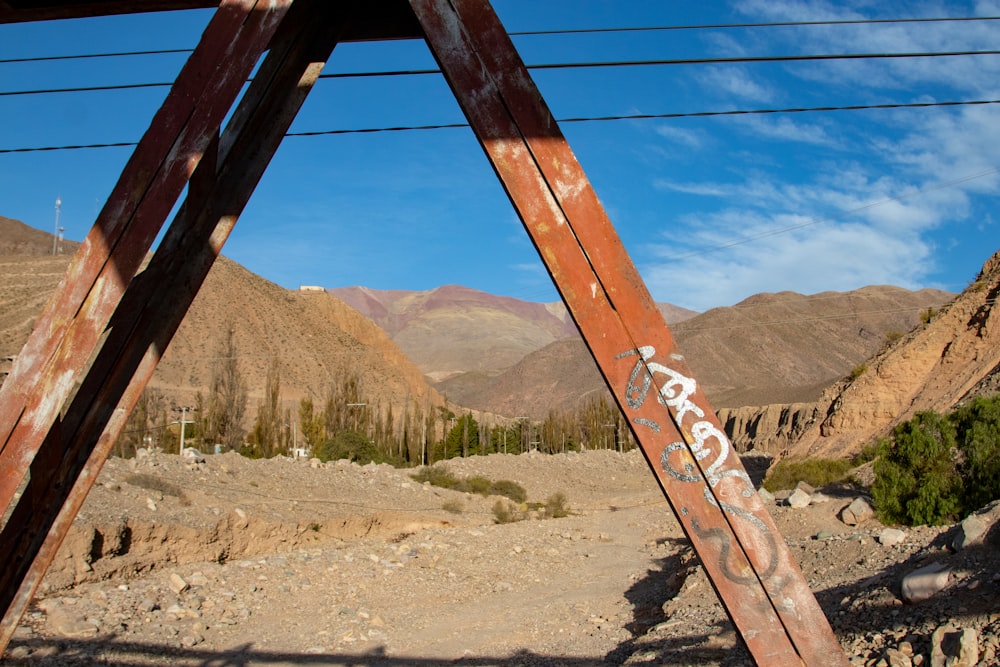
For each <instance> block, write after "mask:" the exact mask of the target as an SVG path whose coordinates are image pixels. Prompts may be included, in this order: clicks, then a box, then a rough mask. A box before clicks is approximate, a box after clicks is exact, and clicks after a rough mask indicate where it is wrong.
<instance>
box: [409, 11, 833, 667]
mask: <svg viewBox="0 0 1000 667" xmlns="http://www.w3.org/2000/svg"><path fill="white" fill-rule="evenodd" d="M411 5H412V6H413V8H414V10H415V12H416V14H417V17H418V19H419V20H420V22H421V24H422V25H423V27H424V30H425V33H426V35H427V40H428V43H429V45H430V46H431V50H432V52H433V53H434V55H435V57H436V58H437V60H438V62H439V64H440V65H441V68H442V70H443V71H444V73H445V76H446V77H447V78H448V80H449V83H450V85H451V87H452V89H453V91H454V92H455V95H456V97H457V98H458V99H459V102H460V104H461V106H462V108H463V110H464V112H465V114H466V116H467V117H468V119H469V122H470V124H471V125H472V127H473V129H474V130H475V131H476V134H477V136H478V137H479V140H480V142H481V144H482V145H483V148H484V150H485V152H486V154H487V156H488V158H489V159H490V161H491V163H492V164H493V167H494V169H495V170H496V172H497V174H498V175H499V177H500V179H501V181H502V182H503V184H504V187H505V188H506V190H507V193H508V195H509V196H510V198H511V201H512V202H513V203H514V206H515V208H517V210H518V212H519V215H520V216H521V219H522V220H523V222H524V224H525V227H526V228H527V230H528V232H529V234H530V235H531V237H532V239H533V240H534V242H535V245H536V247H538V249H539V251H540V254H541V255H542V259H543V261H544V262H545V264H546V266H547V268H548V270H549V272H550V274H551V275H552V277H553V279H554V281H555V283H556V286H557V287H558V289H559V290H560V292H561V294H562V296H563V299H564V300H565V302H566V304H567V306H568V308H569V309H570V311H571V313H572V314H573V317H574V319H575V321H576V322H577V324H578V326H579V327H580V330H581V332H582V333H583V335H584V338H585V340H586V341H587V344H588V346H589V347H590V350H591V352H592V353H593V355H594V358H595V360H596V361H597V363H598V366H599V367H600V368H601V371H602V373H603V374H604V377H605V379H606V380H607V382H608V385H609V387H610V388H611V390H612V392H613V393H614V395H615V397H616V400H617V401H618V403H619V406H620V407H621V408H622V411H623V413H624V414H625V415H626V417H627V418H628V419H629V422H630V427H631V428H632V430H633V433H634V434H635V436H636V439H637V440H638V441H639V443H640V445H641V447H642V449H643V452H644V453H645V455H646V458H647V460H648V461H649V463H650V466H651V468H652V469H653V472H654V474H655V475H656V476H657V479H658V480H659V482H660V485H661V487H662V488H663V490H664V493H665V495H666V496H667V499H668V500H669V502H670V504H671V506H672V508H673V509H674V511H675V513H676V514H677V516H678V519H679V520H680V522H681V524H682V526H683V527H684V529H685V531H686V533H687V535H688V536H689V537H690V538H691V541H692V543H693V545H694V546H695V548H696V550H697V551H698V554H699V556H700V557H701V560H702V563H703V564H704V566H705V567H706V570H707V571H708V573H709V575H710V577H711V580H712V582H713V585H714V586H715V588H716V590H717V591H718V593H719V595H720V598H721V599H722V602H723V604H724V605H725V607H726V609H727V611H728V613H729V614H730V617H731V618H732V619H733V621H734V623H735V625H736V627H737V629H738V630H739V631H740V633H741V635H742V636H743V638H744V640H745V641H746V642H747V645H748V647H749V648H750V650H751V652H752V653H753V655H754V658H755V660H756V661H757V662H758V664H763V665H788V664H795V663H798V662H801V661H804V662H805V663H806V664H808V665H846V664H848V663H847V659H846V657H845V656H844V653H843V651H842V650H841V648H840V646H839V644H838V643H837V641H836V639H835V637H834V636H833V632H832V631H831V629H830V626H829V623H828V622H827V620H826V618H825V616H824V615H823V613H822V610H821V609H820V608H819V605H818V604H817V603H816V600H815V597H814V596H813V594H812V592H811V591H810V590H809V588H808V585H807V584H806V582H805V578H804V577H803V576H802V573H801V572H800V571H799V569H798V567H797V565H796V564H795V562H794V560H793V559H792V557H791V554H790V553H789V551H788V549H787V547H786V546H785V543H784V541H783V540H782V539H781V535H780V534H779V532H778V530H777V527H776V526H775V525H774V523H773V521H772V520H771V517H770V515H769V514H768V513H767V512H766V510H765V509H764V507H763V505H762V503H761V502H760V500H759V498H758V497H757V495H756V493H755V492H754V489H753V486H752V485H751V483H750V480H749V477H747V475H746V472H745V470H744V469H743V467H742V464H741V463H740V461H739V458H738V456H736V454H735V452H733V451H732V448H731V445H730V443H729V442H728V439H727V438H726V436H725V434H724V432H723V430H722V427H721V425H720V424H719V422H718V419H717V417H716V416H715V413H714V411H713V410H712V409H711V407H710V406H709V405H708V402H707V400H706V399H705V396H704V393H703V392H702V391H701V389H700V386H699V385H698V383H697V382H696V381H695V379H694V376H693V374H692V373H691V371H690V369H689V368H688V367H687V365H686V364H685V363H684V361H683V357H682V356H681V355H680V353H679V352H678V350H677V347H676V345H675V344H674V341H673V338H672V336H671V335H670V332H669V329H668V328H667V325H666V323H665V322H664V321H663V318H662V316H661V315H660V313H659V310H658V309H657V308H656V306H655V304H654V302H653V300H652V298H651V297H650V295H649V293H648V291H647V290H646V288H645V285H644V284H643V282H642V280H641V278H640V276H639V275H638V272H637V271H636V269H635V267H634V265H633V264H632V262H631V260H630V258H629V257H628V254H627V253H626V251H625V249H624V247H623V246H622V244H621V242H620V240H619V239H618V236H617V234H616V232H615V230H614V227H613V225H612V224H611V222H610V221H609V220H608V218H607V216H606V214H605V212H604V209H603V206H601V204H600V201H599V200H598V198H597V196H596V194H595V193H594V190H593V188H592V187H591V186H590V184H589V182H588V181H587V179H586V176H585V174H584V173H583V170H582V168H581V167H580V165H579V163H578V162H577V160H576V158H575V156H574V155H573V153H572V151H571V150H570V148H569V145H568V144H567V142H566V141H565V139H564V137H563V136H562V134H561V132H560V130H559V128H558V126H557V125H556V122H555V121H554V119H553V118H552V116H551V114H550V113H549V111H548V109H547V107H546V106H545V104H544V101H543V100H542V98H541V96H540V94H539V93H538V91H537V88H536V87H535V85H534V83H533V82H532V80H531V78H530V75H529V74H528V72H527V70H526V69H525V67H524V65H523V63H522V62H521V60H520V58H519V56H518V55H517V52H516V50H515V49H514V47H513V45H512V44H511V42H510V40H509V38H508V36H507V34H506V32H505V31H504V29H503V27H502V25H501V24H500V22H499V21H498V20H497V18H496V16H495V14H494V13H493V10H492V8H491V7H490V6H489V4H488V2H486V1H485V0H451V1H450V2H449V1H448V0H411Z"/></svg>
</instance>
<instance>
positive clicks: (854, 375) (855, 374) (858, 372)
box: [850, 364, 868, 380]
mask: <svg viewBox="0 0 1000 667" xmlns="http://www.w3.org/2000/svg"><path fill="white" fill-rule="evenodd" d="M867 370H868V364H858V365H857V366H855V367H854V368H852V369H851V375H850V378H851V379H852V380H857V379H858V378H859V377H861V376H862V375H864V374H865V371H867Z"/></svg>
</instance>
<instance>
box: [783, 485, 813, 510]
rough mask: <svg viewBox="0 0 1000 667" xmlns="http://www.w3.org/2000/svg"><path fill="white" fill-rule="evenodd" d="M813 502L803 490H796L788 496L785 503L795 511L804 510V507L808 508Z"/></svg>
mask: <svg viewBox="0 0 1000 667" xmlns="http://www.w3.org/2000/svg"><path fill="white" fill-rule="evenodd" d="M811 501H812V498H811V496H810V495H809V494H808V493H807V492H806V491H803V490H802V489H795V490H794V491H792V492H791V493H790V494H788V499H787V500H785V502H786V503H787V504H788V506H789V507H793V508H795V509H802V508H803V507H808V506H809V503H810V502H811Z"/></svg>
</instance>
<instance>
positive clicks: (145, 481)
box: [125, 473, 191, 506]
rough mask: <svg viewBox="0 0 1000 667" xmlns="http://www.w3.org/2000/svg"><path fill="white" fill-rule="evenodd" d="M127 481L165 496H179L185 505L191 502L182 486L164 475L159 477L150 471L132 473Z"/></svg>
mask: <svg viewBox="0 0 1000 667" xmlns="http://www.w3.org/2000/svg"><path fill="white" fill-rule="evenodd" d="M125 483H126V484H131V485H132V486H137V487H139V488H140V489H146V490H148V491H157V492H159V493H162V494H163V495H164V496H172V497H174V498H177V499H178V500H179V501H180V503H181V505H184V506H187V505H190V504H191V501H190V500H188V498H187V496H185V495H184V490H183V489H181V487H179V486H177V485H176V484H174V483H173V482H170V481H167V480H165V479H163V478H162V477H157V476H156V475H150V474H149V473H132V474H131V475H129V476H128V477H126V478H125Z"/></svg>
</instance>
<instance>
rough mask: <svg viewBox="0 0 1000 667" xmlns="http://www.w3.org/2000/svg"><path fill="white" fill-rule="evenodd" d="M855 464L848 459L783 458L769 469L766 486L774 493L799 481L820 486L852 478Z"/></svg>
mask: <svg viewBox="0 0 1000 667" xmlns="http://www.w3.org/2000/svg"><path fill="white" fill-rule="evenodd" d="M853 467H854V466H853V465H852V464H851V461H849V460H847V459H804V460H800V461H790V460H781V461H778V462H777V463H776V464H774V466H773V467H772V468H771V469H770V470H768V471H767V478H766V479H765V480H764V488H765V489H767V490H768V491H771V492H772V493H773V492H775V491H781V490H782V489H792V488H794V487H795V485H796V484H798V483H799V482H805V483H806V484H808V485H810V486H813V487H816V488H820V487H823V486H827V485H828V484H834V483H836V482H843V481H847V480H848V479H850V471H851V468H853Z"/></svg>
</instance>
